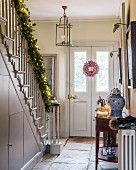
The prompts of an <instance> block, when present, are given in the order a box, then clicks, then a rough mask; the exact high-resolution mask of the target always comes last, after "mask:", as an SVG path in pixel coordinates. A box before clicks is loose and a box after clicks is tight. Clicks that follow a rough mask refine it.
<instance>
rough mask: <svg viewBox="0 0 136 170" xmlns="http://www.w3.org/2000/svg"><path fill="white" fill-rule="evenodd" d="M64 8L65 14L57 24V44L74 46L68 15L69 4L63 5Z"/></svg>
mask: <svg viewBox="0 0 136 170" xmlns="http://www.w3.org/2000/svg"><path fill="white" fill-rule="evenodd" d="M62 9H63V10H64V14H63V16H62V17H61V18H60V21H59V24H56V46H72V44H71V28H72V25H71V24H70V23H69V22H68V17H67V16H66V12H65V11H66V9H67V6H62Z"/></svg>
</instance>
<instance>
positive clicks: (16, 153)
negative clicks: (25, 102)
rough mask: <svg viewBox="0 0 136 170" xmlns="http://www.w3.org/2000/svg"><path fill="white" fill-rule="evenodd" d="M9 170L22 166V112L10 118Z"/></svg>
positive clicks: (15, 169) (16, 169)
mask: <svg viewBox="0 0 136 170" xmlns="http://www.w3.org/2000/svg"><path fill="white" fill-rule="evenodd" d="M9 144H10V145H11V146H10V147H9V169H10V170H19V169H21V167H22V166H23V112H20V113H16V114H13V115H11V116H10V140H9Z"/></svg>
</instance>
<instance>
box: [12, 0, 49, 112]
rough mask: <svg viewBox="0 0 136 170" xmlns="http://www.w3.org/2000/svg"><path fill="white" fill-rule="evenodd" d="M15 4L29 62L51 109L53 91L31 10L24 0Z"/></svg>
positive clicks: (19, 0) (17, 0)
mask: <svg viewBox="0 0 136 170" xmlns="http://www.w3.org/2000/svg"><path fill="white" fill-rule="evenodd" d="M13 1H14V4H15V10H16V13H17V18H18V25H19V28H20V33H21V36H22V37H25V39H26V40H27V42H28V54H29V56H30V61H29V63H30V64H31V65H32V67H33V72H34V74H35V78H36V81H37V83H38V84H39V88H40V91H41V93H42V98H43V100H44V102H45V106H46V109H49V106H50V105H51V93H50V89H49V86H48V80H47V78H46V77H45V67H44V62H43V57H42V55H41V54H40V53H39V47H38V46H37V39H35V38H34V36H33V31H34V29H33V26H35V24H32V22H31V20H30V12H29V10H28V8H27V7H26V5H25V4H24V0H13Z"/></svg>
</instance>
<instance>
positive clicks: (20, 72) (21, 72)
mask: <svg viewBox="0 0 136 170" xmlns="http://www.w3.org/2000/svg"><path fill="white" fill-rule="evenodd" d="M15 72H17V73H18V74H25V71H18V70H15Z"/></svg>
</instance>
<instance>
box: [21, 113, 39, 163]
mask: <svg viewBox="0 0 136 170" xmlns="http://www.w3.org/2000/svg"><path fill="white" fill-rule="evenodd" d="M39 151H40V150H39V148H38V145H37V143H36V140H35V138H34V135H33V133H32V130H31V126H30V124H29V122H28V120H27V118H26V116H25V114H24V164H25V163H27V162H28V161H29V160H30V159H32V158H33V157H34V156H35V155H36V154H37V153H38V152H39Z"/></svg>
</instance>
